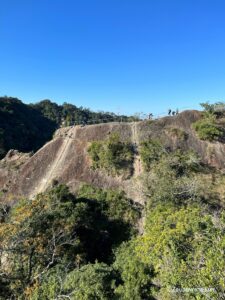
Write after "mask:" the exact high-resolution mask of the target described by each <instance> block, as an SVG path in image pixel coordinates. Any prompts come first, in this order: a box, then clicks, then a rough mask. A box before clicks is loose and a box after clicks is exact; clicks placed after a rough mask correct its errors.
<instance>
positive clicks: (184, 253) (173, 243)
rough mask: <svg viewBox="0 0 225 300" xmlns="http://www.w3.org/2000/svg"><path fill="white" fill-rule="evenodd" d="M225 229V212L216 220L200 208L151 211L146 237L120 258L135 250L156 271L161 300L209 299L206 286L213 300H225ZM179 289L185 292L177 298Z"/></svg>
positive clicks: (128, 246) (134, 257)
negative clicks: (223, 298) (203, 290)
mask: <svg viewBox="0 0 225 300" xmlns="http://www.w3.org/2000/svg"><path fill="white" fill-rule="evenodd" d="M224 228H225V222H224V214H223V213H222V214H221V215H220V216H217V218H216V219H215V217H214V216H212V215H211V214H209V213H207V212H204V211H203V210H202V208H201V206H199V205H192V204H191V205H188V206H184V207H181V208H177V207H176V206H174V205H166V204H164V205H159V206H158V207H156V208H155V209H153V210H152V211H151V212H149V213H148V215H147V218H146V224H145V233H144V235H143V236H140V237H137V238H134V239H133V240H132V241H131V242H128V243H126V244H125V245H124V246H123V247H122V248H121V250H120V251H122V254H121V253H120V251H119V256H120V255H126V254H127V253H129V252H131V253H132V255H131V257H132V260H136V261H138V263H139V264H140V263H142V264H144V266H145V268H153V269H154V270H155V274H156V276H155V278H154V282H155V283H157V286H155V287H153V291H154V292H153V295H155V297H156V298H157V299H171V300H172V299H206V298H205V295H204V294H202V292H201V290H200V289H201V288H203V289H208V288H211V290H210V292H208V294H207V296H208V298H209V299H220V298H219V295H221V294H222V292H223V290H224V288H225V279H224V276H223V272H224V270H225V254H224V250H223V249H224V245H225V238H224V233H223V232H224ZM123 253H125V254H123ZM131 257H130V260H131ZM127 260H128V261H129V258H127ZM125 262H126V261H125ZM122 268H126V263H125V264H124V265H123V267H122ZM124 286H126V282H125V283H124ZM188 288H189V289H190V291H189V292H188V293H185V289H188ZM194 288H196V289H194ZM123 289H124V287H123ZM175 289H177V290H179V289H181V290H180V292H177V293H176V294H174V290H175ZM182 289H183V290H182ZM191 289H193V290H192V291H191ZM142 299H145V298H142Z"/></svg>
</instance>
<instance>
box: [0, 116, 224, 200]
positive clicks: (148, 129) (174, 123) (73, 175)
mask: <svg viewBox="0 0 225 300" xmlns="http://www.w3.org/2000/svg"><path fill="white" fill-rule="evenodd" d="M200 117H201V113H200V112H198V111H185V112H182V113H180V114H179V115H177V116H174V117H164V118H161V119H158V120H154V121H151V120H149V121H142V122H135V123H105V124H98V125H90V126H84V127H81V126H74V127H66V128H61V129H59V130H57V131H56V133H55V136H54V138H53V140H52V141H50V142H48V143H47V144H46V145H45V146H44V147H42V148H41V149H40V150H39V151H38V152H36V153H35V154H34V155H33V156H31V157H26V160H25V161H24V162H23V164H21V165H20V166H19V167H18V168H17V169H16V170H14V171H13V172H12V171H10V172H8V173H7V172H6V169H7V167H8V166H9V165H10V163H8V164H7V163H6V161H7V160H8V162H9V161H10V159H12V157H13V156H12V157H11V154H10V153H9V154H8V155H7V156H6V158H5V159H4V160H2V161H1V163H0V189H1V190H3V189H5V193H4V197H8V198H11V199H13V200H15V199H16V198H17V199H18V197H29V198H33V197H34V196H35V195H36V194H38V193H40V192H43V191H45V190H46V189H47V188H48V187H50V186H51V185H52V184H53V182H54V181H58V182H60V183H61V182H62V183H66V184H67V185H69V187H70V188H71V189H72V190H73V191H76V189H77V188H79V186H80V185H81V184H83V183H88V184H92V185H95V186H98V187H103V188H121V189H124V190H125V191H126V192H127V194H128V196H130V197H132V198H133V199H134V200H136V201H139V202H140V201H141V199H140V194H139V192H138V188H137V184H138V183H137V182H138V180H137V177H138V176H139V175H140V174H141V172H142V166H141V163H140V159H139V157H138V156H137V157H136V158H135V160H134V174H133V176H132V178H130V179H127V180H124V179H123V178H122V177H111V176H108V175H107V174H105V173H104V172H103V171H101V170H93V169H92V168H91V161H90V159H89V156H88V153H87V149H88V146H89V145H90V143H91V142H92V141H95V140H104V139H106V138H107V137H108V136H109V135H110V134H111V133H113V132H118V133H119V135H120V137H121V139H122V140H129V141H131V142H132V143H133V144H134V145H136V147H137V148H138V146H139V145H140V143H141V142H142V141H144V140H146V139H148V138H157V139H159V140H161V141H162V143H163V144H164V145H165V146H166V147H168V148H170V149H172V150H175V149H177V148H180V149H183V150H189V149H193V150H194V151H196V152H197V153H198V155H199V156H200V157H201V159H202V161H203V162H204V163H206V164H209V165H211V166H213V167H216V168H218V169H221V170H225V145H224V144H222V143H219V142H215V143H210V142H207V141H201V140H199V138H198V137H197V136H196V133H195V132H194V130H193V129H192V123H193V122H195V121H196V120H198V119H199V118H200ZM10 157H11V158H10ZM15 161H16V159H15ZM4 162H5V164H4ZM9 180H10V185H9V184H8V185H7V187H6V182H7V181H9Z"/></svg>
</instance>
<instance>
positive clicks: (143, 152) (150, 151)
mask: <svg viewBox="0 0 225 300" xmlns="http://www.w3.org/2000/svg"><path fill="white" fill-rule="evenodd" d="M139 152H140V156H141V160H142V162H143V165H144V168H145V171H149V170H150V167H151V164H152V163H153V162H155V161H158V160H159V159H160V157H162V156H163V155H164V154H166V150H165V148H164V147H163V146H162V145H161V143H160V142H159V141H158V140H148V141H144V142H142V143H141V147H140V151H139Z"/></svg>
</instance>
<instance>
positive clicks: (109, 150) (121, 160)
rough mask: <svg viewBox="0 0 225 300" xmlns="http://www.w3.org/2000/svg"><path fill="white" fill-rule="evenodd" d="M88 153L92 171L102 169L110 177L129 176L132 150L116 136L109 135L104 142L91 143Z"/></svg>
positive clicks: (131, 164)
mask: <svg viewBox="0 0 225 300" xmlns="http://www.w3.org/2000/svg"><path fill="white" fill-rule="evenodd" d="M88 153H89V155H90V157H91V160H92V167H93V168H94V169H104V170H106V171H107V172H108V173H109V174H111V175H120V174H125V176H126V177H128V176H129V175H131V173H132V168H133V159H134V148H133V145H132V144H131V143H129V142H122V141H121V140H120V136H119V135H118V134H116V133H115V134H111V135H110V136H109V138H108V139H107V140H106V141H96V142H93V143H92V144H91V145H90V147H89V149H88Z"/></svg>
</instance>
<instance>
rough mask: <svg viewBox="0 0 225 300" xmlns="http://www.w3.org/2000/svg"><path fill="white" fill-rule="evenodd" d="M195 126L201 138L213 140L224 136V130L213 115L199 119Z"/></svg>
mask: <svg viewBox="0 0 225 300" xmlns="http://www.w3.org/2000/svg"><path fill="white" fill-rule="evenodd" d="M193 128H194V129H195V130H196V132H197V134H198V136H199V138H200V139H201V140H208V141H210V142H212V141H215V140H218V139H219V138H220V137H222V136H223V130H222V129H221V128H220V127H219V126H218V125H217V124H216V118H215V116H213V115H212V116H210V117H204V118H203V119H201V120H198V121H197V122H195V123H194V124H193Z"/></svg>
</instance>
